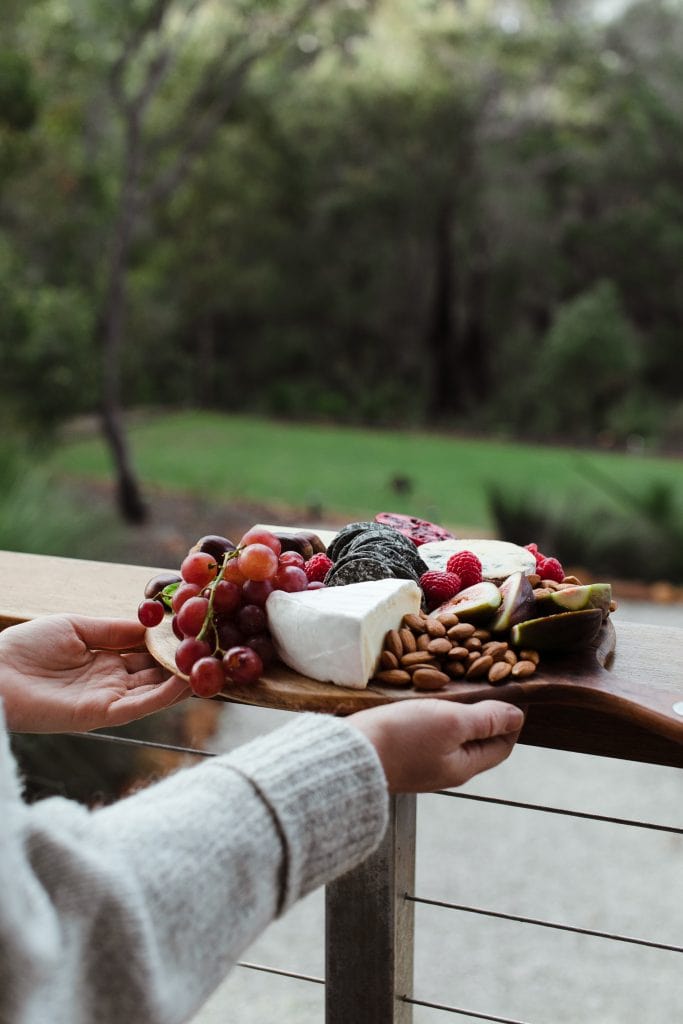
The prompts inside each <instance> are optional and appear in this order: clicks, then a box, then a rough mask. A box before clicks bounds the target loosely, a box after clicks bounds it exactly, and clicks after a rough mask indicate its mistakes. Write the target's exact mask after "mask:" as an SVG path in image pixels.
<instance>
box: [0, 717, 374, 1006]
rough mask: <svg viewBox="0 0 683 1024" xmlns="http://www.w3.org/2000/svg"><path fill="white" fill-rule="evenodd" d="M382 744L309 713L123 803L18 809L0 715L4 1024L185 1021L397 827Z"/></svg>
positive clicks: (53, 803)
mask: <svg viewBox="0 0 683 1024" xmlns="http://www.w3.org/2000/svg"><path fill="white" fill-rule="evenodd" d="M386 819H387V795H386V784H385V780H384V775H383V772H382V768H381V765H380V763H379V760H378V758H377V755H376V754H375V751H374V749H373V748H372V746H371V745H370V744H369V743H368V741H367V740H366V739H365V738H364V737H363V736H362V735H361V734H360V733H359V732H358V731H357V730H355V729H353V728H352V727H351V726H349V725H348V724H346V723H345V722H343V721H340V720H338V719H334V718H329V717H327V716H322V715H308V714H307V715H300V716H297V718H296V719H295V720H294V721H293V722H291V723H290V724H288V725H286V726H285V727H284V728H281V729H279V730H277V731H276V732H274V733H271V734H269V735H268V736H265V737H262V738H260V739H258V740H255V741H253V742H251V743H249V744H247V745H246V746H244V747H241V748H240V749H238V750H236V751H234V752H233V753H231V754H228V755H223V756H220V757H216V758H213V759H211V761H209V762H207V763H205V764H202V765H201V766H199V767H194V768H189V769H184V770H182V771H180V772H178V773H177V774H175V775H173V776H171V777H169V778H167V779H165V780H163V781H162V782H160V783H158V784H156V785H154V786H151V787H149V788H148V789H145V790H143V791H141V792H139V793H137V794H135V795H134V796H131V797H128V798H125V799H123V800H121V801H119V802H118V803H116V804H114V805H113V806H112V807H108V808H104V809H102V810H99V811H94V812H90V811H88V810H86V809H85V808H83V807H81V806H79V805H77V804H75V803H73V802H71V801H68V800H63V799H61V798H55V799H49V800H45V801H42V802H41V803H38V804H35V805H32V806H27V805H26V804H25V803H23V801H22V800H21V796H20V791H19V785H18V781H17V778H16V772H15V768H14V764H13V762H12V759H11V755H10V752H9V747H8V743H7V735H6V733H5V730H4V725H3V723H2V709H1V707H0V821H1V822H2V839H1V841H0V883H1V885H2V890H3V896H2V899H1V900H0V1021H1V1022H2V1024H43V1022H44V1021H46V1020H50V1021H51V1022H52V1024H66V1022H68V1024H91V1022H92V1021H94V1020H97V1021H98V1022H101V1024H109V1022H114V1021H116V1022H120V1021H122V1020H125V1021H127V1022H129V1024H136V1022H140V1024H142V1022H145V1024H157V1022H158V1024H175V1022H181V1021H186V1020H188V1018H189V1017H191V1016H192V1014H193V1013H194V1012H195V1011H196V1010H197V1009H198V1007H199V1006H201V1004H202V1003H203V1002H204V1000H205V999H206V998H207V997H208V996H209V994H210V993H211V992H212V991H213V989H214V988H215V987H216V986H217V985H218V984H219V982H220V981H221V980H222V978H223V977H224V975H225V973H226V972H227V970H228V968H229V967H230V966H231V965H232V964H233V963H234V962H235V960H236V959H237V958H238V957H239V955H240V953H241V952H242V951H243V950H244V949H245V948H246V946H248V945H249V943H250V942H251V941H252V940H253V939H254V938H255V937H256V936H257V935H258V934H259V933H260V932H261V931H262V930H263V928H264V927H265V926H266V925H267V924H268V923H269V922H270V921H271V920H272V919H273V918H274V917H276V916H277V915H278V913H280V912H281V911H282V910H283V909H284V908H286V907H288V906H289V905H290V904H291V903H292V902H294V901H295V900H296V899H298V898H299V897H300V896H302V895H304V894H305V893H307V892H309V891H310V890H311V889H313V888H314V887H316V886H318V885H320V884H322V883H324V882H327V881H329V880H331V879H332V878H334V877H336V876H337V875H339V874H342V873H343V872H345V871H347V870H349V869H350V868H352V867H353V866H355V865H356V864H358V863H359V862H360V861H361V860H363V859H364V858H365V857H366V856H367V855H368V854H369V853H371V852H372V850H373V849H374V848H375V847H376V846H377V845H378V843H379V841H380V839H381V837H382V835H383V833H384V829H385V827H386Z"/></svg>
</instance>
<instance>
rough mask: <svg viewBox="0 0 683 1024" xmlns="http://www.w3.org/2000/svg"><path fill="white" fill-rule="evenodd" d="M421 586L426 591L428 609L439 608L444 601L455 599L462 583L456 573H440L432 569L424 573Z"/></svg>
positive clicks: (421, 577)
mask: <svg viewBox="0 0 683 1024" xmlns="http://www.w3.org/2000/svg"><path fill="white" fill-rule="evenodd" d="M420 586H421V587H422V589H423V591H424V595H425V598H426V601H427V605H428V607H429V608H437V607H438V606H439V605H440V604H443V603H444V601H448V599H449V598H451V597H455V595H456V594H457V593H458V591H459V590H460V589H461V587H462V583H461V582H460V577H459V576H456V574H455V573H454V572H439V571H438V570H436V569H432V570H430V571H429V572H423V573H422V575H421V576H420Z"/></svg>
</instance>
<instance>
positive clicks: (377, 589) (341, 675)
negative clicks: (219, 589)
mask: <svg viewBox="0 0 683 1024" xmlns="http://www.w3.org/2000/svg"><path fill="white" fill-rule="evenodd" d="M421 599H422V591H421V590H420V588H419V587H418V586H417V584H416V583H414V582H413V581H412V580H397V579H386V580H372V581H369V582H367V583H349V584H347V585H346V586H343V587H325V588H323V589H321V590H303V591H300V592H299V593H296V594H288V593H285V592H284V591H282V590H275V591H273V593H272V594H271V595H270V597H269V598H268V600H267V602H266V611H267V613H268V624H269V626H270V632H271V635H272V637H273V640H274V642H275V646H276V648H277V652H278V654H279V656H280V658H281V659H282V661H284V663H285V665H289V667H290V668H292V669H294V670H295V671H296V672H300V673H301V674H302V675H304V676H309V677H310V678H311V679H317V680H319V681H320V682H325V683H327V682H329V683H336V684H337V686H349V687H352V688H353V689H356V690H362V689H364V688H365V687H366V686H367V685H368V680H369V679H371V678H372V676H373V675H374V673H375V669H376V667H377V662H378V660H379V656H380V654H381V652H382V646H383V643H384V637H385V635H386V633H387V632H388V631H389V630H390V629H397V628H398V626H400V624H401V620H402V619H403V616H404V615H407V614H408V613H409V612H417V611H418V610H419V608H420V601H421Z"/></svg>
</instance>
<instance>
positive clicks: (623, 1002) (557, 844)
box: [194, 602, 683, 1024]
mask: <svg viewBox="0 0 683 1024" xmlns="http://www.w3.org/2000/svg"><path fill="white" fill-rule="evenodd" d="M619 615H620V618H621V619H622V620H623V621H626V620H630V621H636V622H650V623H654V624H662V625H681V626H683V608H682V607H681V606H680V605H678V606H661V605H649V604H646V603H640V602H638V603H634V602H621V603H620V608H619ZM287 718H288V716H287V714H286V713H281V712H269V711H260V710H256V709H249V708H240V707H236V706H230V705H226V707H225V709H224V710H223V711H222V713H221V722H220V729H219V734H218V736H217V737H216V742H217V744H218V746H219V747H220V748H221V749H223V748H225V749H227V748H229V747H233V746H235V745H236V744H238V743H240V742H243V741H244V740H246V739H249V738H251V737H252V736H255V735H258V734H260V733H263V732H266V731H269V730H270V729H272V728H275V727H277V726H278V725H279V724H281V723H282V722H283V721H286V720H287ZM682 783H683V780H682V779H681V776H680V773H679V772H678V771H676V770H675V769H669V768H659V767H652V766H648V765H641V764H637V763H631V762H618V761H612V760H609V759H607V758H597V757H587V756H584V755H578V754H568V753H562V752H554V751H548V750H540V749H535V748H532V747H523V746H519V747H518V748H517V750H516V751H515V753H514V755H513V757H512V758H510V760H509V761H507V762H506V763H505V764H504V765H502V766H500V767H499V768H497V769H496V770H495V771H494V772H490V773H488V774H487V775H484V776H481V777H479V778H478V779H476V780H473V781H472V782H470V783H469V784H468V785H467V786H466V787H464V788H463V790H462V792H465V793H474V794H484V795H488V796H496V797H501V798H505V799H513V800H520V801H527V802H531V803H539V804H548V805H553V806H558V807H564V808H569V809H574V810H581V811H587V812H591V813H598V814H604V815H609V816H612V817H620V818H633V819H636V820H640V821H647V822H655V823H660V824H666V825H670V826H675V827H678V828H681V827H683V815H682V813H681V795H682V793H683V785H682ZM682 859H683V836H675V835H670V834H667V833H660V832H656V831H648V830H643V829H633V828H626V827H623V826H617V825H612V824H605V823H600V822H586V821H581V820H577V819H572V818H568V817H562V816H556V815H548V814H539V813H536V812H532V811H526V810H518V809H508V808H501V807H495V808H492V807H490V806H487V805H485V804H477V803H473V802H470V801H466V800H458V799H449V798H447V797H444V796H424V797H420V798H419V800H418V846H417V881H416V893H417V894H418V895H420V896H424V897H427V898H431V899H439V900H445V901H448V902H452V903H461V904H468V905H471V906H474V907H480V908H492V909H495V910H497V911H501V912H504V913H512V914H518V915H523V916H526V917H532V918H534V917H535V918H543V919H546V920H550V921H556V922H564V923H568V924H571V925H574V926H577V927H583V928H591V929H596V930H601V931H606V932H609V933H618V934H621V935H626V936H632V937H638V938H644V939H648V940H654V941H658V942H664V943H668V944H673V945H682V944H683V899H681V897H683V883H682V882H681V871H680V863H681V860H682ZM323 929H324V908H323V894H322V893H321V892H317V893H313V894H312V895H311V896H309V897H308V898H307V899H305V900H303V901H302V902H301V903H299V904H298V905H297V906H296V907H294V908H293V909H292V910H291V911H290V912H289V913H288V914H287V915H286V916H285V917H284V918H283V919H282V920H280V921H278V922H276V923H275V924H274V925H272V926H271V927H270V928H269V929H268V930H267V931H266V933H265V934H264V935H263V936H262V937H261V938H260V939H259V940H258V941H257V942H256V943H255V944H254V945H253V946H252V947H251V948H250V949H249V950H247V951H246V953H245V955H244V960H246V961H250V962H255V963H261V964H266V965H270V966H274V967H278V968H280V969H285V970H288V971H293V972H297V973H302V974H306V975H312V976H315V977H319V978H321V977H322V976H323V973H324V960H323V941H322V939H323V934H324V931H323ZM415 977H416V984H415V995H416V997H417V998H420V999H423V1000H425V1001H429V1002H438V1003H442V1004H447V1005H450V1006H455V1007H458V1008H463V1009H466V1010H469V1011H474V1012H476V1013H487V1014H491V1015H499V1016H501V1017H506V1018H514V1019H515V1020H521V1021H528V1022H531V1024H551V1022H552V1024H576V1022H590V1024H673V1022H674V1021H678V1020H680V1005H679V1004H680V998H681V993H682V989H681V981H680V978H681V959H680V954H677V953H673V952H663V951H660V950H654V949H647V948H642V947H638V946H634V945H632V944H626V943H621V942H620V943H616V942H609V941H607V940H605V939H601V938H592V937H586V936H581V935H575V934H571V933H566V932H561V931H551V930H548V929H545V928H540V927H536V926H533V925H526V924H520V923H515V922H505V921H500V920H494V919H491V918H486V917H483V916H480V915H473V914H466V913H461V912H456V911H452V910H446V909H442V908H436V907H427V906H421V905H418V906H417V908H416V963H415ZM274 1017H277V1019H278V1020H280V1021H282V1022H283V1024H322V1021H323V1020H324V990H323V987H322V985H318V984H312V983H310V982H304V981H298V980H291V979H287V978H278V977H273V976H270V975H266V974H263V973H261V972H256V971H252V970H247V969H244V968H238V969H236V970H234V971H233V972H232V974H231V975H230V976H229V977H228V979H227V980H226V981H225V983H224V984H223V985H222V986H221V987H220V988H219V989H218V990H217V992H216V993H215V994H214V996H213V997H212V998H211V1000H210V1001H209V1002H208V1003H207V1004H206V1006H205V1007H204V1008H203V1009H202V1011H201V1012H200V1013H199V1015H198V1016H197V1017H196V1018H195V1021H194V1024H227V1022H230V1024H266V1022H270V1021H271V1020H272V1019H273V1018H274ZM453 1019H458V1020H465V1021H470V1022H472V1024H474V1021H475V1019H476V1018H475V1017H472V1016H471V1015H470V1014H464V1015H458V1016H457V1018H454V1016H453V1015H452V1014H449V1013H445V1012H443V1011H440V1010H433V1009H426V1008H422V1007H416V1008H415V1017H414V1020H415V1024H432V1022H433V1024H439V1022H442V1021H446V1020H453ZM349 1024H354V1022H349Z"/></svg>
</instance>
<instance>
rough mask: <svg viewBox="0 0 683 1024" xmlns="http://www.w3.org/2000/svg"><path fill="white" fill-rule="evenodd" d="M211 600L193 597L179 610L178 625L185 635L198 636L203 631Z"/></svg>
mask: <svg viewBox="0 0 683 1024" xmlns="http://www.w3.org/2000/svg"><path fill="white" fill-rule="evenodd" d="M208 610H209V602H208V601H207V600H206V598H205V597H191V598H190V599H189V601H186V602H185V604H184V605H183V606H182V608H181V609H180V611H179V612H178V615H177V619H178V626H179V628H180V629H181V630H182V631H183V633H184V634H185V636H198V635H199V633H200V632H201V629H202V626H203V625H204V620H205V619H206V613H207V611H208Z"/></svg>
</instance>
